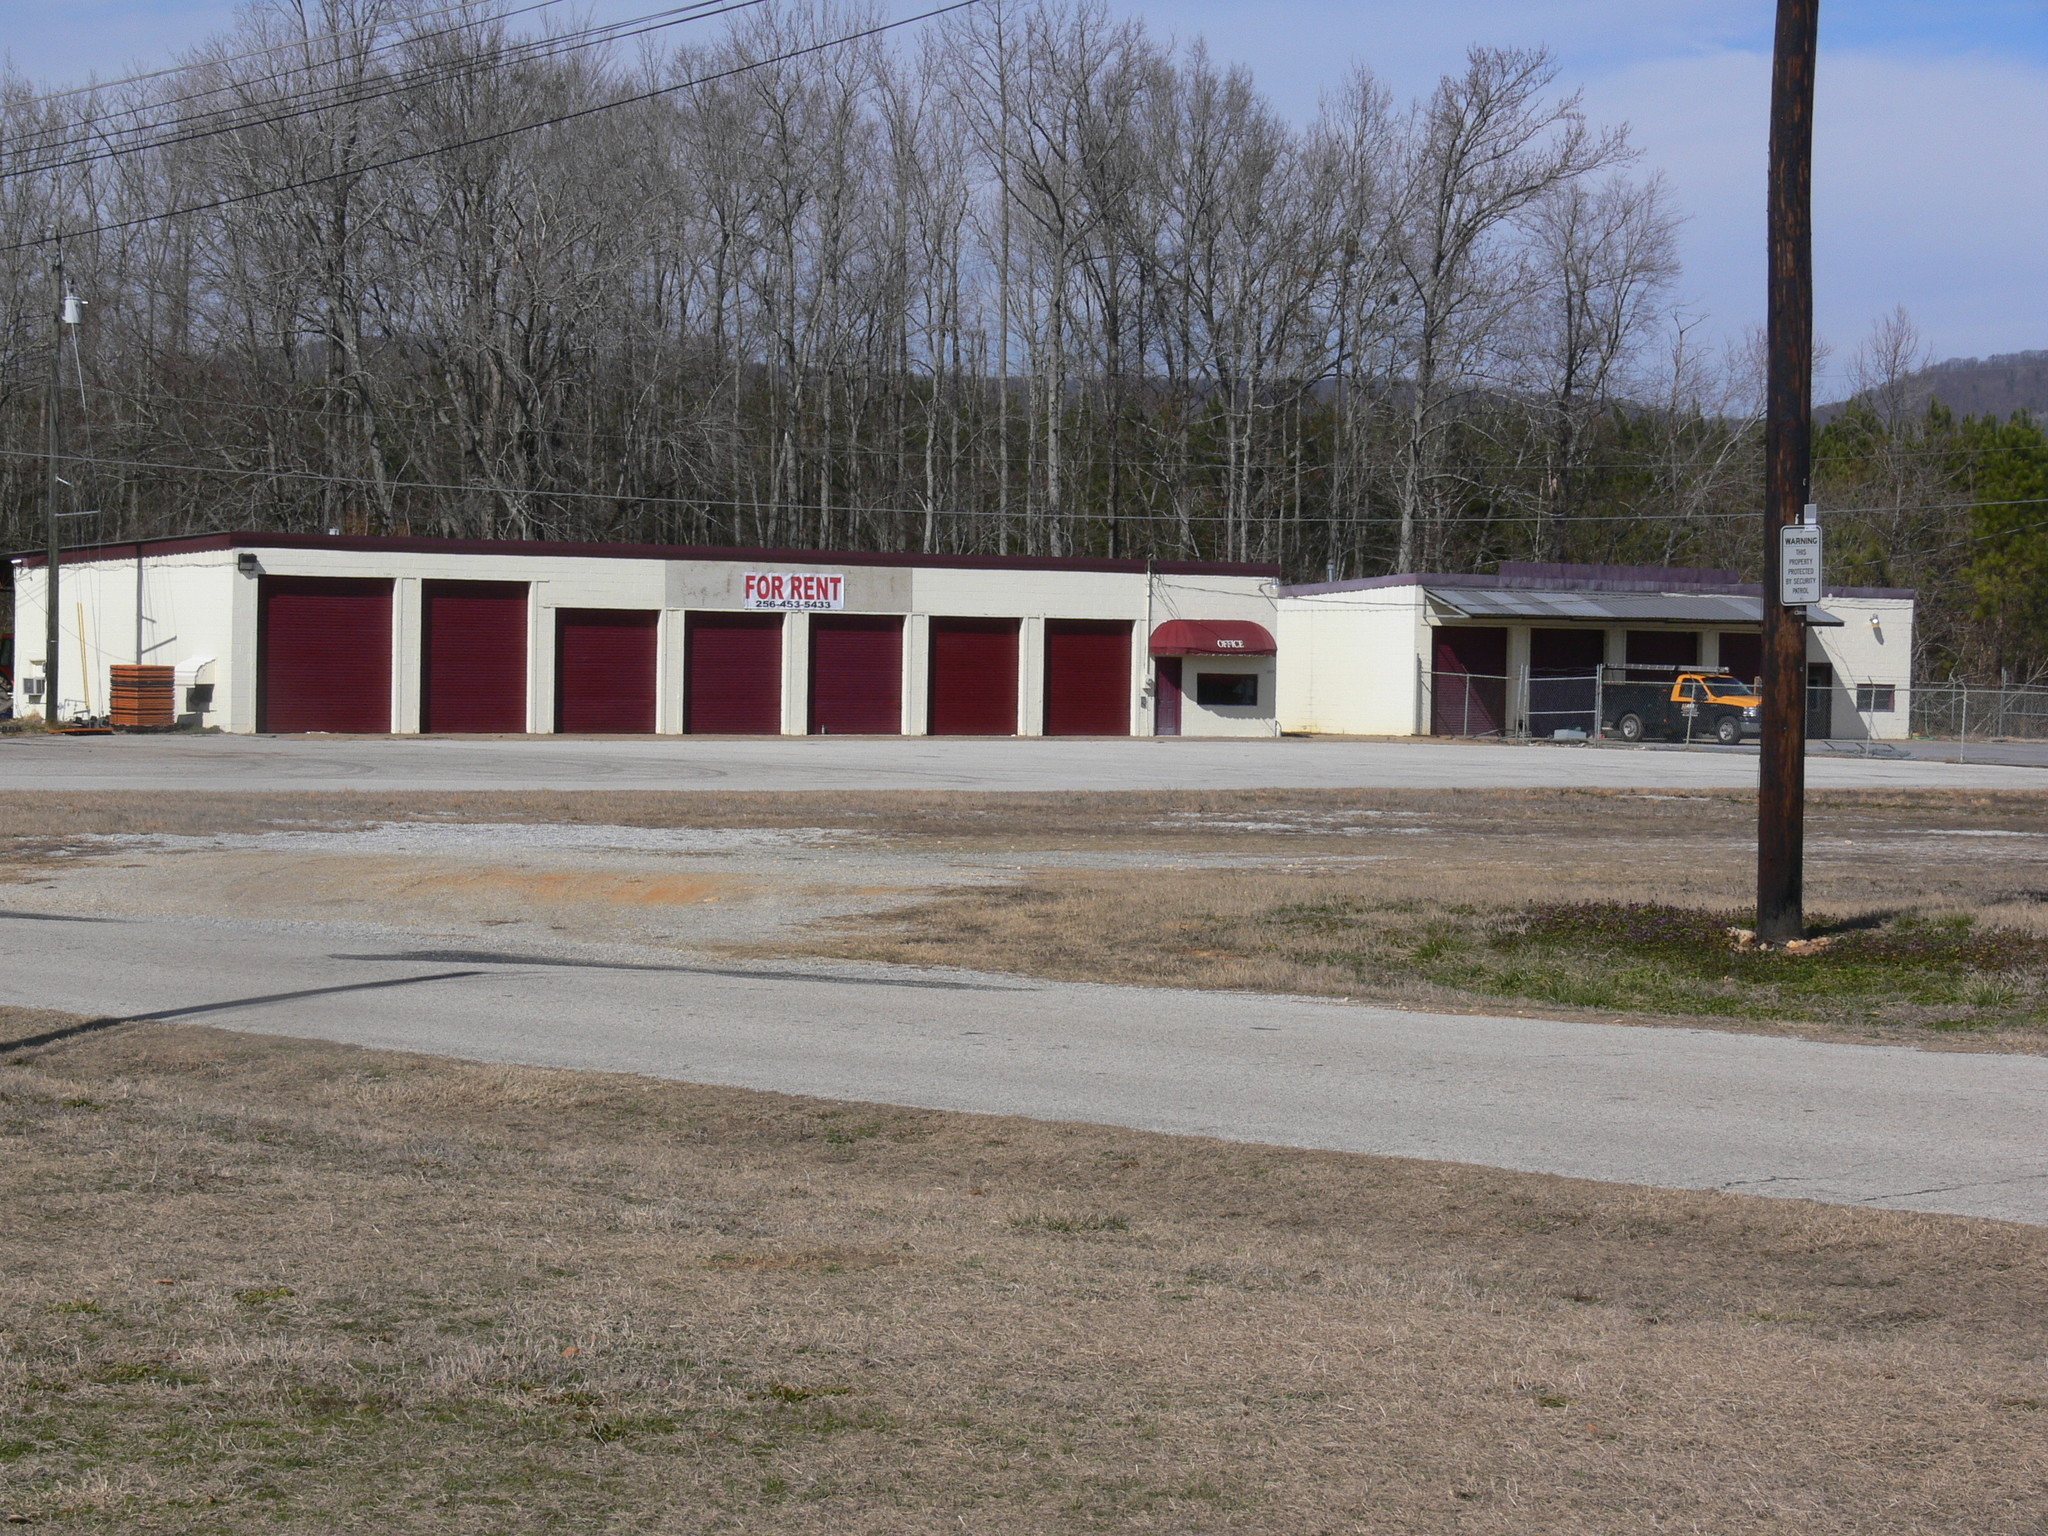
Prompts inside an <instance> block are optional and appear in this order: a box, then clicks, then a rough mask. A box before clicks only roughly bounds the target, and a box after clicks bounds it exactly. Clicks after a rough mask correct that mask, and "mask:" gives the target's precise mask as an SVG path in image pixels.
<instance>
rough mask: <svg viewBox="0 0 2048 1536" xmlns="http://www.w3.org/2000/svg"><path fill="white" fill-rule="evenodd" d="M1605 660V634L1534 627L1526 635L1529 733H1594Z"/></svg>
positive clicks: (1541, 734) (1550, 734)
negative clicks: (1594, 713)
mask: <svg viewBox="0 0 2048 1536" xmlns="http://www.w3.org/2000/svg"><path fill="white" fill-rule="evenodd" d="M1606 659H1607V632H1606V631H1605V630H1599V629H1534V630H1531V631H1530V632H1529V734H1530V735H1531V736H1536V737H1547V736H1553V735H1555V734H1556V733H1557V732H1559V731H1584V732H1585V733H1586V734H1587V735H1589V736H1590V735H1592V734H1593V730H1594V727H1595V726H1597V725H1598V724H1599V722H1598V721H1596V720H1595V719H1594V718H1593V710H1594V707H1595V706H1594V702H1593V701H1594V698H1595V696H1596V694H1597V692H1598V688H1599V683H1598V679H1599V676H1600V664H1601V663H1602V662H1603V661H1605V660H1606Z"/></svg>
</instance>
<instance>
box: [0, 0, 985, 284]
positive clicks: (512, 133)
mask: <svg viewBox="0 0 2048 1536" xmlns="http://www.w3.org/2000/svg"><path fill="white" fill-rule="evenodd" d="M977 3H979V0H951V3H950V4H946V5H940V6H934V7H933V8H932V9H930V10H927V11H919V12H918V13H917V14H915V15H912V16H904V17H901V18H899V19H898V20H895V21H884V22H878V23H877V24H876V25H874V26H872V27H866V28H863V29H862V30H861V31H858V32H848V33H844V34H842V35H841V36H839V37H834V38H827V39H826V40H825V41H823V42H818V43H807V44H805V45H804V46H803V47H801V48H791V49H789V50H787V51H786V52H783V53H778V54H772V55H770V56H769V57H767V58H764V59H753V60H749V61H748V62H747V63H745V64H736V65H734V66H732V67H731V68H730V69H720V70H713V71H712V72H711V73H710V74H708V75H698V76H696V77H694V78H693V79H689V80H681V81H677V82H676V83H675V84H673V85H663V86H656V87H655V88H654V89H652V90H647V91H639V92H636V93H634V94H633V95H631V96H622V97H620V98H618V99H617V100H616V101H608V102H601V103H599V104H598V105H596V106H591V107H581V108H578V109H577V110H576V111H574V112H563V113H558V114H557V115H556V116H554V117H545V118H541V119H540V120H538V121H537V122H531V123H522V124H520V125H519V126H517V127H515V128H500V129H497V130H495V131H494V132H491V133H481V134H477V135H476V136H475V137H473V138H467V139H457V140H455V141H454V142H452V143H448V144H436V145H431V146H429V147H428V148H426V149H418V150H412V151H410V152H408V153H406V154H403V155H392V156H389V157H388V158H386V159H383V160H372V161H368V162H366V163H365V164H362V165H358V166H351V167H350V168H349V169H348V170H345V171H330V172H328V173H327V174H326V175H323V176H308V177H305V178H303V179H301V180H299V181H289V182H284V183H282V184H280V185H278V186H273V187H262V188H259V189H257V190H256V191H253V192H238V193H236V194H235V195H234V196H232V197H219V198H214V199H212V200H211V201H209V202H204V203H187V204H186V205H184V206H183V207H180V208H169V209H165V210H163V211H161V212H158V213H145V214H138V215H137V216H136V217H134V218H132V219H117V220H114V221H112V222H110V223H106V224H95V225H92V226H91V227H89V228H86V229H79V230H68V231H66V232H65V235H64V238H68V239H84V238H87V237H89V236H92V235H107V234H114V233H117V232H119V231H121V230H124V229H134V228H136V227H138V226H140V225H143V224H155V223H159V222H161V221H162V220H164V219H176V218H183V217H185V216H187V215H189V214H194V213H212V212H214V211H215V210H217V209H221V208H232V207H235V206H236V205H238V204H241V203H248V202H254V201H255V200H256V199H258V198H263V197H276V196H279V195H280V194H282V193H286V192H301V191H304V190H306V189H307V188H309V187H319V186H325V185H326V184H327V183H328V182H330V181H341V180H344V179H346V178H348V177H352V176H362V175H367V174H368V173H369V172H371V171H381V170H387V169H389V168H390V167H392V166H395V165H409V164H411V163H413V162H414V161H417V160H426V159H431V158H432V157H433V156H435V155H446V154H452V153H454V152H455V151H456V150H461V149H474V148H475V147H476V146H477V145H479V144H494V143H497V142H498V141H499V140H501V139H509V138H514V137H516V136H517V135H519V134H522V133H533V132H536V131H537V130H539V129H542V128H556V127H560V126H561V125H562V124H564V123H573V122H579V121H581V120H582V119H584V118H587V117H595V116H597V115H599V114H600V113H605V112H615V111H618V110H619V109H620V108H622V107H631V106H638V105H640V104H641V103H643V102H649V101H657V100H659V99H660V98H662V97H664V96H673V95H675V94H676V93H677V92H679V91H687V90H693V89H695V88H696V87H698V86H701V85H710V84H712V83H713V82H715V81H718V80H729V79H732V78H734V77H735V76H739V75H745V74H750V73H752V72H753V71H754V70H757V69H765V68H766V67H767V66H769V65H770V64H785V63H788V62H789V61H790V60H792V59H801V58H807V57H809V56H810V55H811V54H814V53H823V52H825V51H826V50H827V49H831V48H841V47H844V46H845V45H846V44H848V43H857V42H863V41H865V40H866V39H868V38H871V37H880V36H881V35H882V34H883V33H885V32H893V31H895V30H897V29H898V28H899V27H908V26H913V25H915V24H916V23H918V22H920V21H930V20H932V19H933V18H935V17H939V16H944V15H947V14H949V13H951V12H953V11H961V10H965V9H967V8H968V7H969V6H971V5H975V4H977ZM54 238H58V237H56V236H53V235H43V236H41V237H39V238H37V239H34V240H17V241H15V242H14V243H13V244H12V245H0V254H11V253H13V252H15V251H26V250H35V249H38V248H40V247H42V246H44V245H47V244H48V243H49V242H50V241H51V240H52V239H54Z"/></svg>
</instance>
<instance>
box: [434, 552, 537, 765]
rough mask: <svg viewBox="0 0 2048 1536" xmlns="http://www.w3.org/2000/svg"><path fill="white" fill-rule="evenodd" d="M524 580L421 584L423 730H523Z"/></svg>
mask: <svg viewBox="0 0 2048 1536" xmlns="http://www.w3.org/2000/svg"><path fill="white" fill-rule="evenodd" d="M526 598H527V588H526V583H525V582H523V581H428V582H422V583H421V584H420V625H421V635H420V729H421V730H423V731H523V730H525V729H526V612H527V603H526Z"/></svg>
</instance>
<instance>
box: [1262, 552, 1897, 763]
mask: <svg viewBox="0 0 2048 1536" xmlns="http://www.w3.org/2000/svg"><path fill="white" fill-rule="evenodd" d="M1912 615H1913V594H1912V593H1910V592H1905V591H1897V590H1889V589H1882V590H1880V589H1860V588H1832V589H1829V591H1828V592H1827V594H1826V597H1825V600H1824V603H1823V605H1822V606H1820V607H1817V608H1814V609H1810V610H1809V611H1808V623H1809V626H1810V628H1809V650H1808V657H1809V659H1808V704H1807V715H1808V727H1809V731H1810V733H1811V734H1813V735H1815V736H1833V737H1882V736H1896V735H1903V734H1904V732H1905V722H1906V719H1907V715H1906V712H1905V711H1906V695H1907V692H1908V690H1909V687H1910V666H1911V655H1912ZM1280 620H1281V643H1282V645H1283V646H1284V648H1285V650H1286V653H1287V655H1288V657H1289V661H1290V664H1289V666H1288V668H1287V669H1286V670H1285V671H1284V672H1283V680H1284V681H1283V702H1282V710H1281V719H1282V726H1283V728H1284V729H1286V730H1289V731H1307V732H1331V733H1342V734H1355V735H1437V736H1522V737H1542V738H1550V737H1555V736H1557V735H1559V734H1560V733H1563V734H1565V735H1566V736H1573V735H1576V734H1579V733H1584V734H1588V735H1590V734H1595V733H1597V727H1598V722H1599V694H1600V690H1601V688H1602V686H1603V685H1604V684H1605V683H1606V682H1610V681H1623V680H1627V681H1647V680H1653V679H1657V678H1667V679H1668V678H1673V677H1675V676H1676V675H1677V674H1678V673H1679V672H1681V671H1690V670H1695V669H1697V670H1702V671H1719V672H1727V673H1732V674H1733V675H1735V676H1737V677H1740V678H1743V679H1745V680H1747V679H1752V678H1754V677H1755V676H1756V675H1757V673H1758V671H1759V670H1760V660H1761V629H1762V622H1763V597H1762V594H1761V591H1760V589H1759V588H1758V587H1757V586H1756V585H1755V584H1753V583H1744V582H1742V581H1741V580H1740V579H1739V578H1738V576H1737V573H1735V572H1732V571H1718V570H1695V569H1690V568H1683V567H1642V566H1598V565H1577V566H1570V565H1531V564H1519V565H1518V564H1512V563H1510V564H1504V565H1502V566H1501V568H1500V570H1499V571H1498V572H1497V573H1495V574H1493V575H1458V574H1444V575H1422V576H1399V577H1383V578H1378V579H1373V580H1366V581H1358V582H1334V583H1317V584H1313V585H1307V586H1296V587H1284V588H1282V589H1281V600H1280ZM1878 706H1882V707H1878Z"/></svg>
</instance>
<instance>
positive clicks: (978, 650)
mask: <svg viewBox="0 0 2048 1536" xmlns="http://www.w3.org/2000/svg"><path fill="white" fill-rule="evenodd" d="M1017 624H1018V621H1017V620H1015V619H937V618H935V619H933V620H932V628H931V690H930V698H931V719H930V723H929V724H928V726H927V729H928V730H929V731H930V732H931V733H932V735H934V736H1014V735H1016V734H1017Z"/></svg>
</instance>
